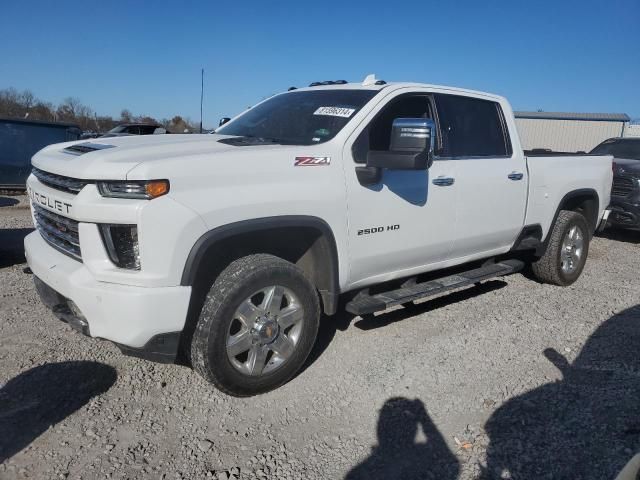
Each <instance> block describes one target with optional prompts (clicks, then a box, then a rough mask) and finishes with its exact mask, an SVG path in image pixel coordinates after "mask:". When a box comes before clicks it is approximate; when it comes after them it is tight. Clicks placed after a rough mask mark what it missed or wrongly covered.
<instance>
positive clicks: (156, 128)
mask: <svg viewBox="0 0 640 480" xmlns="http://www.w3.org/2000/svg"><path fill="white" fill-rule="evenodd" d="M162 133H169V132H168V131H167V129H166V128H164V127H163V126H162V125H158V124H155V123H123V124H121V125H118V126H117V127H113V128H112V129H111V130H109V131H108V132H107V133H105V134H104V135H100V136H101V137H125V136H127V135H157V134H162Z"/></svg>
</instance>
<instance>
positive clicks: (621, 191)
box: [611, 177, 636, 197]
mask: <svg viewBox="0 0 640 480" xmlns="http://www.w3.org/2000/svg"><path fill="white" fill-rule="evenodd" d="M635 186H636V180H634V179H632V178H626V177H614V178H613V186H612V187H611V195H613V196H616V197H626V196H627V195H629V194H631V193H632V192H633V190H634V189H635Z"/></svg>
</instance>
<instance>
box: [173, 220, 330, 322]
mask: <svg viewBox="0 0 640 480" xmlns="http://www.w3.org/2000/svg"><path fill="white" fill-rule="evenodd" d="M295 227H307V228H314V229H316V230H318V231H319V232H320V233H321V234H322V235H323V236H324V237H325V238H326V239H327V243H328V250H329V251H328V252H327V254H328V256H329V261H330V268H329V282H328V283H329V289H328V290H324V289H319V292H320V295H321V297H322V300H323V304H324V311H325V313H327V314H328V315H331V314H333V313H335V312H336V310H337V303H338V296H339V293H340V285H339V269H338V268H339V260H338V248H337V246H336V240H335V236H334V235H333V231H332V230H331V227H330V226H329V224H328V223H327V222H325V221H324V220H323V219H321V218H319V217H314V216H307V215H283V216H275V217H263V218H254V219H249V220H241V221H238V222H234V223H229V224H226V225H222V226H220V227H217V228H214V229H213V230H209V231H208V232H206V233H204V234H203V235H202V236H201V237H200V238H199V239H198V240H197V241H196V243H195V244H194V245H193V246H192V247H191V251H190V252H189V255H188V257H187V261H186V262H185V266H184V269H183V271H182V277H181V280H180V285H182V286H193V284H194V282H195V279H196V275H197V272H198V265H199V264H200V263H201V262H202V261H203V260H204V258H205V255H207V252H208V251H209V249H210V248H211V247H212V246H213V245H215V244H216V243H218V242H221V241H223V240H225V239H228V238H231V237H233V236H235V235H241V234H246V233H252V232H260V231H263V230H270V229H274V228H295Z"/></svg>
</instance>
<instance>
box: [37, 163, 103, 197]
mask: <svg viewBox="0 0 640 480" xmlns="http://www.w3.org/2000/svg"><path fill="white" fill-rule="evenodd" d="M31 173H33V175H34V176H35V177H36V178H37V179H38V180H39V181H40V182H41V183H44V184H45V185H47V186H49V187H51V188H55V189H56V190H62V191H64V192H69V193H73V194H77V193H78V192H79V191H80V190H82V189H83V188H84V187H85V185H88V184H90V183H94V182H92V181H91V180H80V179H78V178H71V177H65V176H62V175H56V174H54V173H48V172H45V171H43V170H40V169H38V168H35V167H34V168H33V170H32V171H31Z"/></svg>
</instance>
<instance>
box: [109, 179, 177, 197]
mask: <svg viewBox="0 0 640 480" xmlns="http://www.w3.org/2000/svg"><path fill="white" fill-rule="evenodd" d="M98 190H99V191H100V195H102V196H103V197H112V198H134V199H138V198H141V199H146V200H151V199H152V198H157V197H161V196H162V195H166V194H167V193H169V180H145V181H121V182H116V181H113V182H98Z"/></svg>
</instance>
